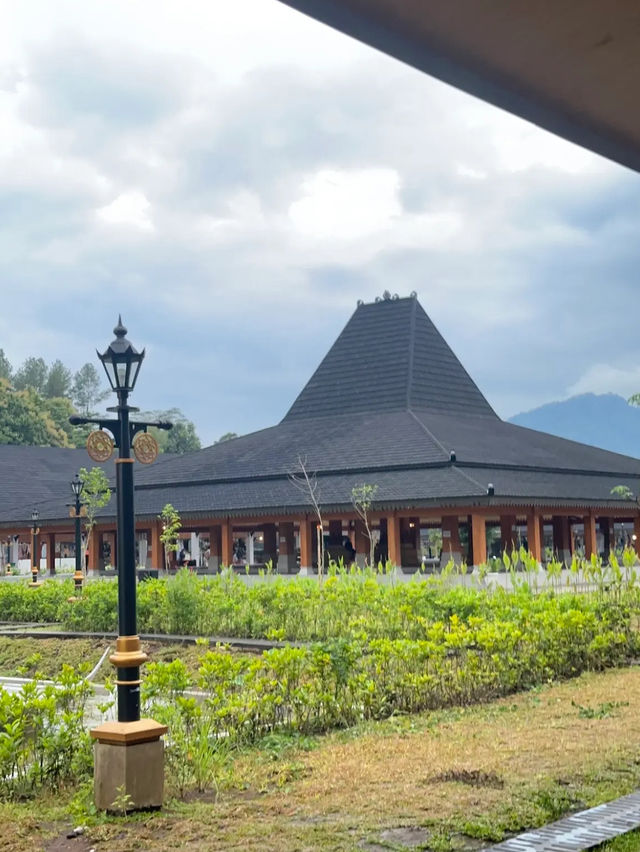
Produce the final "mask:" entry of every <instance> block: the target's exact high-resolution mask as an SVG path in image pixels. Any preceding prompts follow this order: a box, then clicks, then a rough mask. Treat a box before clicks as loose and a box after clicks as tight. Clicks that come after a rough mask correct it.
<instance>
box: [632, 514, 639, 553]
mask: <svg viewBox="0 0 640 852" xmlns="http://www.w3.org/2000/svg"><path fill="white" fill-rule="evenodd" d="M633 534H634V535H635V537H636V539H635V541H634V542H633V545H634V547H635V551H636V553H637V554H638V556H640V515H636V516H635V518H634V519H633Z"/></svg>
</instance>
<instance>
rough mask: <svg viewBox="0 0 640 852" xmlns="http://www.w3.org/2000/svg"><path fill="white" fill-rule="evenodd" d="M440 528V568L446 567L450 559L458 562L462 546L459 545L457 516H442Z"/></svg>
mask: <svg viewBox="0 0 640 852" xmlns="http://www.w3.org/2000/svg"><path fill="white" fill-rule="evenodd" d="M441 528H442V554H441V555H440V567H442V566H443V565H446V564H447V562H448V561H449V560H450V559H453V560H454V562H456V563H458V562H460V560H461V558H462V546H461V544H460V525H459V523H458V516H457V515H444V516H443V518H442V521H441Z"/></svg>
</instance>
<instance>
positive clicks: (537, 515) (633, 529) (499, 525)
mask: <svg viewBox="0 0 640 852" xmlns="http://www.w3.org/2000/svg"><path fill="white" fill-rule="evenodd" d="M621 522H624V523H625V529H626V530H627V533H626V535H627V537H628V540H629V541H630V542H631V543H633V544H634V545H635V546H636V549H638V548H639V547H640V513H638V511H637V510H636V511H635V513H634V514H631V513H630V514H628V515H624V516H621V515H620V514H616V513H615V512H614V510H589V511H584V510H583V511H582V512H578V511H576V509H575V508H574V509H571V508H569V509H563V510H558V509H553V510H552V509H549V510H546V509H545V508H544V507H541V508H540V509H538V508H531V507H522V508H520V507H516V508H510V509H506V508H505V509H502V510H500V509H498V508H494V507H491V508H485V507H483V508H478V507H469V508H466V507H456V508H455V511H453V509H452V510H448V511H445V510H442V509H440V510H438V509H432V508H429V509H423V510H413V511H406V510H405V511H395V512H372V513H371V517H370V518H369V526H370V528H371V530H372V532H373V537H374V544H373V546H372V544H371V543H370V541H369V538H368V536H367V532H366V528H365V525H364V523H363V522H362V520H361V519H360V518H359V517H357V516H356V515H355V514H349V513H344V514H343V515H341V516H338V515H336V514H332V515H329V516H328V517H326V518H323V526H322V537H323V542H324V545H325V550H326V551H327V553H328V554H329V555H330V556H331V557H332V558H335V559H338V558H339V557H340V556H343V557H344V559H345V562H351V561H355V562H356V563H357V564H358V565H360V566H363V565H364V564H365V562H368V561H370V551H371V550H374V559H375V561H378V560H379V559H381V560H382V561H385V560H387V559H388V560H389V561H390V562H392V563H393V564H394V565H398V566H402V567H403V568H407V569H411V568H415V567H417V566H418V565H420V563H421V560H422V556H423V543H424V541H425V540H426V538H425V537H426V535H427V533H426V531H427V530H438V531H439V536H437V538H438V540H439V542H440V544H439V552H438V553H437V554H434V558H433V559H431V560H430V562H431V563H432V564H433V565H434V567H435V565H436V563H439V564H440V565H442V564H444V563H446V562H447V561H448V560H449V559H453V560H454V561H456V562H461V561H465V562H466V563H467V564H469V565H478V564H480V563H483V562H486V561H487V558H488V555H489V553H488V532H489V533H490V536H491V540H492V541H493V542H494V545H493V546H494V547H496V548H497V549H498V550H499V552H502V551H505V550H506V551H508V552H510V551H511V550H512V549H513V548H514V547H516V548H517V547H518V546H519V544H520V543H524V544H526V547H527V549H528V550H529V552H530V553H531V554H532V555H533V556H534V557H535V558H536V559H537V560H538V561H540V562H542V561H545V556H546V554H545V538H546V541H547V553H548V550H549V544H551V549H552V552H553V554H554V556H555V557H556V558H558V559H559V560H560V561H564V562H569V561H570V560H571V557H572V555H573V553H574V551H575V550H576V547H577V543H576V539H577V538H579V544H580V550H581V552H583V553H584V555H585V557H586V558H587V559H588V558H590V557H591V555H592V554H597V553H598V552H600V553H601V554H602V555H604V556H607V555H608V553H609V550H610V549H613V547H614V546H615V541H614V537H615V528H614V524H620V523H621ZM618 529H620V527H618ZM576 530H578V531H579V535H577V534H576ZM183 532H187V533H189V532H191V533H196V534H197V535H198V536H199V537H200V538H201V539H204V545H203V553H204V555H205V556H206V560H205V566H206V567H208V569H209V570H210V571H217V570H218V569H219V568H220V567H221V566H223V565H234V564H238V562H239V560H238V558H237V550H238V542H239V541H240V540H241V539H242V538H243V537H244V540H245V541H246V540H249V539H248V537H249V536H258V538H259V542H260V549H259V557H260V558H259V559H256V560H255V561H259V562H261V563H266V562H267V561H271V563H272V564H273V566H274V568H275V567H277V570H278V572H279V573H284V574H287V573H295V572H296V571H297V570H298V568H301V569H306V570H315V567H316V566H317V552H318V550H317V544H318V535H319V524H318V519H317V518H316V517H315V515H311V514H307V515H296V516H290V517H287V518H277V517H271V518H264V517H263V518H260V517H256V518H253V519H249V518H241V517H237V518H233V517H225V518H211V519H209V520H208V521H206V520H198V521H196V520H192V521H189V520H183ZM160 535H161V526H160V522H159V521H158V520H148V521H144V520H140V521H139V522H138V524H137V536H138V541H139V556H140V558H139V560H138V561H139V563H140V564H142V565H144V566H145V567H147V568H156V569H160V570H162V569H163V568H166V567H167V566H166V565H165V559H164V550H163V546H162V542H161V541H160ZM2 538H3V539H4V542H5V544H4V547H5V551H4V552H5V554H6V553H7V552H8V553H9V556H10V559H9V561H12V562H15V561H16V559H15V555H16V553H17V550H18V548H19V543H20V542H21V541H22V542H24V541H29V542H30V545H31V554H32V559H33V558H34V557H35V558H36V559H37V560H38V563H39V565H40V568H41V570H42V569H43V567H44V566H43V565H42V548H43V546H44V550H45V552H46V557H45V564H46V570H47V572H48V573H50V574H54V573H55V549H56V543H57V542H61V541H63V542H65V543H71V542H72V541H73V537H72V531H71V529H70V528H65V527H63V525H61V524H58V525H56V526H55V527H54V528H49V529H47V528H46V526H44V525H43V526H41V529H40V533H39V536H38V550H40V553H39V554H34V553H33V540H32V539H33V534H32V531H31V530H30V529H29V528H27V529H20V530H14V531H7V532H6V533H5V534H4V535H3V536H2ZM251 541H252V543H253V539H252V540H251ZM598 541H600V547H599V546H598ZM105 543H108V544H109V546H110V548H105V547H104V545H105ZM498 544H499V547H498ZM109 549H110V552H111V558H110V560H109V561H110V562H111V564H112V565H113V566H114V567H115V558H116V550H117V548H116V532H115V527H111V528H109V527H104V526H102V527H100V526H96V527H94V528H93V530H92V532H91V534H90V536H89V538H88V540H87V553H88V569H89V571H90V572H92V573H94V572H98V571H99V570H100V569H102V568H104V567H105V559H104V558H103V553H104V552H105V551H108V550H109ZM252 555H253V547H252V548H251V553H250V554H248V556H252ZM11 557H13V558H11ZM245 561H254V560H250V559H246V560H245Z"/></svg>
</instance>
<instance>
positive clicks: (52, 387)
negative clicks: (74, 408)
mask: <svg viewBox="0 0 640 852" xmlns="http://www.w3.org/2000/svg"><path fill="white" fill-rule="evenodd" d="M72 383H73V378H72V376H71V370H69V369H68V368H67V367H65V365H64V364H63V363H62V361H54V362H53V364H52V365H51V366H50V367H49V374H48V376H47V381H46V382H45V386H44V394H43V395H44V396H45V397H46V398H47V399H54V398H55V399H58V398H60V397H68V396H69V394H70V393H71V385H72Z"/></svg>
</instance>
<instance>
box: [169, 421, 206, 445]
mask: <svg viewBox="0 0 640 852" xmlns="http://www.w3.org/2000/svg"><path fill="white" fill-rule="evenodd" d="M200 446H201V444H200V438H198V436H197V435H196V427H195V426H194V425H193V423H192V422H191V421H190V420H182V421H181V420H179V421H178V422H177V423H174V424H173V429H170V430H169V432H168V434H167V440H166V443H165V450H164V451H165V452H166V453H190V452H193V450H199V449H200Z"/></svg>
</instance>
